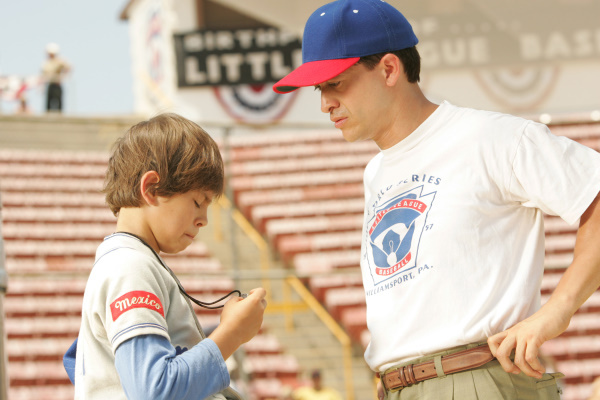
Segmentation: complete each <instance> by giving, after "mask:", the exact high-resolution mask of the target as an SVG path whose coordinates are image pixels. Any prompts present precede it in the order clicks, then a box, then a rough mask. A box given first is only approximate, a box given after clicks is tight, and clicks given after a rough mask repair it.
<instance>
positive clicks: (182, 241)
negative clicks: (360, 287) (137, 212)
mask: <svg viewBox="0 0 600 400" xmlns="http://www.w3.org/2000/svg"><path fill="white" fill-rule="evenodd" d="M213 197H214V194H213V193H212V192H210V191H203V190H191V191H189V192H186V193H180V194H176V195H174V196H172V197H161V196H159V197H158V198H157V199H158V207H152V211H151V215H150V220H149V222H148V223H149V224H150V227H151V230H152V234H153V235H154V239H155V241H156V243H157V245H158V248H159V250H160V251H162V252H164V253H171V254H172V253H178V252H180V251H183V250H185V249H186V248H187V247H188V246H189V245H190V244H192V241H193V240H194V237H195V236H196V235H197V234H198V230H199V229H200V228H201V227H203V226H206V225H207V224H208V206H209V205H210V203H211V202H212V200H213Z"/></svg>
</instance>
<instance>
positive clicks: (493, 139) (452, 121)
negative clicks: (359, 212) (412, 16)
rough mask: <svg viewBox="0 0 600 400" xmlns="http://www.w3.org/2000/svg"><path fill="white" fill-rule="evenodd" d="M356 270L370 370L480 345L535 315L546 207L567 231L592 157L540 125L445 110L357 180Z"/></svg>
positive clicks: (586, 199) (594, 164) (598, 172)
mask: <svg viewBox="0 0 600 400" xmlns="http://www.w3.org/2000/svg"><path fill="white" fill-rule="evenodd" d="M364 183H365V197H366V203H365V217H364V226H363V239H362V249H361V269H362V275H363V283H364V287H365V292H366V302H367V324H368V328H369V330H370V333H371V342H370V344H369V346H368V347H367V350H366V352H365V359H366V361H367V363H368V364H369V366H370V367H371V368H372V369H373V370H376V371H384V370H385V369H387V368H389V367H391V366H393V365H395V364H398V363H401V362H406V361H409V360H411V359H414V358H417V357H420V356H423V355H427V354H431V353H434V352H438V351H442V350H445V349H448V348H452V347H456V346H460V345H463V344H468V343H474V342H479V341H485V340H486V339H487V337H488V336H490V335H493V334H495V333H498V332H501V331H503V330H505V329H507V328H509V327H511V326H512V325H514V324H515V323H517V322H519V321H521V320H523V319H524V318H526V317H528V316H530V315H531V314H533V313H534V312H535V311H537V310H538V309H539V307H540V283H541V279H542V273H543V265H544V226H543V215H542V211H544V212H546V213H548V214H552V215H558V216H560V217H562V218H563V219H564V220H565V221H567V222H568V223H569V224H574V223H576V222H577V220H578V219H579V218H580V216H581V214H582V213H583V212H584V211H585V210H586V208H587V207H588V206H589V204H590V203H591V202H592V200H593V199H594V198H595V196H596V194H597V193H598V191H599V190H600V154H598V153H597V152H595V151H594V150H592V149H589V148H587V147H584V146H582V145H580V144H578V143H576V142H574V141H572V140H569V139H567V138H563V137H556V136H554V135H552V134H551V133H550V132H549V130H548V128H547V127H546V126H545V125H542V124H538V123H534V122H532V121H527V120H524V119H521V118H517V117H514V116H510V115H504V114H499V113H492V112H486V111H477V110H472V109H466V108H459V107H456V106H453V105H451V104H449V103H447V102H443V103H442V104H441V105H440V106H439V107H438V109H437V110H436V111H435V112H434V113H433V114H432V115H431V116H430V117H429V118H428V119H427V120H426V121H425V122H424V123H423V124H422V125H421V126H420V127H419V128H417V130H415V131H414V132H413V133H412V134H411V135H410V136H408V137H407V138H406V139H404V140H403V141H401V142H400V143H398V144H397V145H395V146H393V147H391V148H389V149H386V150H383V151H381V152H380V153H379V154H378V155H376V156H375V157H374V158H373V159H372V160H371V161H370V162H369V164H368V165H367V167H366V169H365V175H364Z"/></svg>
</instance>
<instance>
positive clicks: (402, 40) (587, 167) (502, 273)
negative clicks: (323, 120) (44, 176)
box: [274, 0, 600, 400]
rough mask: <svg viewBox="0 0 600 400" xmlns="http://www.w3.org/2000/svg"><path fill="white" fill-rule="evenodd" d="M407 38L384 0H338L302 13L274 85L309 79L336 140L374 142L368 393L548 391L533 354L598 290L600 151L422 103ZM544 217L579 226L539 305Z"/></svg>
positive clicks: (479, 114)
mask: <svg viewBox="0 0 600 400" xmlns="http://www.w3.org/2000/svg"><path fill="white" fill-rule="evenodd" d="M417 42H418V40H417V37H416V36H415V35H414V33H413V30H412V27H411V26H410V24H409V23H408V21H407V20H406V19H405V18H404V16H403V15H402V14H401V13H400V12H399V11H398V10H396V9H395V8H393V7H392V6H390V5H388V4H387V3H385V2H384V1H382V0H338V1H336V2H333V3H329V4H327V5H324V6H322V7H321V8H319V9H318V10H316V11H315V12H314V13H313V14H312V15H311V16H310V18H309V19H308V21H307V23H306V27H305V30H304V37H303V49H302V51H303V64H302V65H301V66H300V67H299V68H297V69H296V70H294V71H293V72H292V73H290V74H289V75H288V76H286V77H285V78H283V79H282V80H281V81H279V82H278V83H277V84H275V85H274V90H275V91H276V92H278V93H286V92H290V91H293V90H295V89H297V88H299V87H303V86H315V88H317V89H320V91H321V110H322V111H323V112H325V113H329V114H330V119H331V121H332V122H334V123H335V126H336V128H339V129H341V131H342V134H343V136H344V138H345V139H346V140H348V141H355V140H373V141H375V143H376V144H377V145H378V146H379V148H380V149H381V152H380V153H379V154H378V155H377V156H375V157H374V158H373V159H372V160H371V161H370V162H369V164H368V165H367V167H366V169H365V174H364V184H365V200H366V203H365V217H364V225H363V234H362V236H363V243H362V249H361V270H362V275H363V284H364V287H365V292H366V302H367V325H368V327H369V330H370V332H371V342H370V344H369V346H368V347H367V350H366V352H365V359H366V361H367V363H368V364H369V366H370V367H371V368H372V369H373V370H374V371H377V372H378V373H380V375H381V381H380V384H379V389H380V391H379V395H380V398H383V397H384V396H385V397H386V398H390V399H417V398H418V399H443V398H459V399H470V398H473V399H475V398H479V399H486V400H490V399H492V400H493V399H530V398H531V399H546V398H548V399H556V398H559V394H558V389H557V386H556V378H557V377H558V376H560V375H562V374H545V373H544V372H545V369H544V367H543V366H542V365H541V363H540V361H539V359H538V353H539V348H540V346H541V345H542V343H544V342H545V341H547V340H549V339H552V338H554V337H556V336H558V335H559V334H561V333H562V332H563V331H564V330H565V329H566V328H567V326H568V325H569V321H570V319H571V317H572V316H573V314H574V313H575V311H576V310H577V309H578V308H579V307H580V306H581V305H582V304H583V303H584V302H585V300H586V299H587V298H588V297H589V296H590V295H591V294H592V293H593V292H594V291H595V290H596V289H597V288H598V287H599V286H600V246H598V245H597V238H598V237H600V206H598V202H599V197H598V191H599V190H600V155H599V154H598V153H596V152H595V151H593V150H591V149H589V148H587V147H584V146H581V145H579V144H577V143H576V142H573V141H571V140H568V139H566V138H557V137H555V136H553V135H552V134H551V133H550V132H549V130H548V128H547V127H546V126H544V125H542V124H538V123H534V122H532V121H527V120H524V119H521V118H517V117H513V116H509V115H503V114H498V113H491V112H486V111H477V110H472V109H467V108H461V107H456V106H454V105H452V104H450V103H448V102H442V103H441V104H440V105H438V104H434V103H432V102H430V101H429V100H428V99H427V98H426V97H425V96H424V94H423V93H422V91H421V89H420V88H419V85H418V81H419V70H420V58H419V54H418V52H417V50H416V47H415V46H416V44H417ZM542 212H546V213H548V214H552V215H559V216H560V217H562V218H563V219H564V220H566V221H567V222H568V223H570V224H573V223H575V222H577V220H580V225H579V230H578V233H577V239H576V245H575V252H574V259H573V262H572V264H571V265H570V266H569V268H568V269H567V271H566V272H565V274H564V276H563V277H562V279H561V281H560V283H559V284H558V286H557V288H556V289H555V291H554V293H553V295H552V296H551V298H550V299H549V301H548V302H547V303H546V304H545V305H544V306H543V307H541V308H540V282H541V278H542V273H543V262H544V228H543V214H542ZM488 346H489V347H488ZM511 353H512V355H511ZM452 396H454V397H452Z"/></svg>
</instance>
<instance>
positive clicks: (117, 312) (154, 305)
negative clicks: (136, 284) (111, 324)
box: [110, 290, 165, 321]
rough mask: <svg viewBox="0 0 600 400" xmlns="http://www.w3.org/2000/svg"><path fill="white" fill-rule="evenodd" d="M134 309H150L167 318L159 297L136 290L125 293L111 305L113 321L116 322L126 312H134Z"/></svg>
mask: <svg viewBox="0 0 600 400" xmlns="http://www.w3.org/2000/svg"><path fill="white" fill-rule="evenodd" d="M134 308H148V309H150V310H153V311H156V312H157V313H159V314H160V315H162V317H163V318H164V317H165V312H164V311H163V306H162V303H161V302H160V300H159V299H158V297H157V296H156V295H155V294H153V293H149V292H144V291H143V290H134V291H133V292H128V293H125V294H124V295H123V296H121V297H119V298H118V299H116V300H115V301H113V302H112V303H111V304H110V312H111V314H112V319H113V321H116V320H117V318H119V317H120V316H121V315H122V314H123V313H124V312H126V311H129V310H133V309H134Z"/></svg>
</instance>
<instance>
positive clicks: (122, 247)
mask: <svg viewBox="0 0 600 400" xmlns="http://www.w3.org/2000/svg"><path fill="white" fill-rule="evenodd" d="M121 249H129V250H134V251H137V249H136V248H134V247H127V246H119V247H115V248H113V249H110V250H108V251H106V253H104V254H102V255H101V256H99V257H98V258H97V259H96V261H95V262H94V265H96V264H97V263H98V261H100V260H101V259H102V257H104V256H105V255H107V254H109V253H112V252H113V251H116V250H121Z"/></svg>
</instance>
